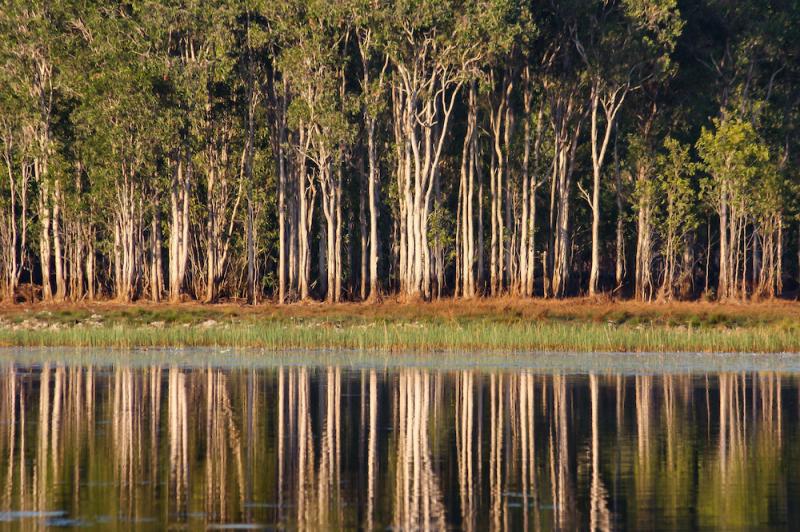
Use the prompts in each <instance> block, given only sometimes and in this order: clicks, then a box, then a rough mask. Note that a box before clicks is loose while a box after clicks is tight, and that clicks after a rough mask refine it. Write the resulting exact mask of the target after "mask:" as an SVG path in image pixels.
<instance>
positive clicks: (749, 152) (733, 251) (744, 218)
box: [697, 117, 772, 300]
mask: <svg viewBox="0 0 800 532" xmlns="http://www.w3.org/2000/svg"><path fill="white" fill-rule="evenodd" d="M697 151H698V153H699V155H700V157H701V159H702V161H703V165H704V169H705V171H706V172H707V173H708V176H709V177H708V178H707V179H705V180H704V181H703V195H704V197H705V199H706V201H707V202H708V204H709V206H710V207H711V208H713V209H714V211H715V212H716V214H717V216H718V217H719V281H718V285H717V297H718V298H720V299H722V300H726V299H744V298H746V297H747V294H748V291H747V282H748V279H747V249H748V235H747V225H748V223H749V221H750V216H751V214H752V212H753V203H752V199H753V195H754V192H755V191H756V190H757V188H758V187H759V184H760V182H761V181H762V180H763V179H764V178H768V177H769V173H770V172H771V171H772V168H771V162H770V153H769V149H768V147H767V146H766V145H765V144H764V142H763V141H762V140H761V139H760V138H759V137H758V135H757V133H756V132H755V130H754V128H753V126H752V124H751V123H749V122H745V121H742V120H741V119H736V118H733V117H729V118H726V119H718V120H715V121H714V129H713V130H709V129H705V128H704V129H703V131H702V133H701V135H700V138H699V139H698V141H697Z"/></svg>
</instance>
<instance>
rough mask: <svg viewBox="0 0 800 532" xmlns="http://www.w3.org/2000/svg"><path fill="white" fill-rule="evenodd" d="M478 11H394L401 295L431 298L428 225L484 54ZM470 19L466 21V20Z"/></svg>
mask: <svg viewBox="0 0 800 532" xmlns="http://www.w3.org/2000/svg"><path fill="white" fill-rule="evenodd" d="M478 8H479V3H477V2H476V3H471V2H470V3H466V4H465V3H463V2H455V1H449V0H446V1H431V0H401V1H399V2H395V3H394V4H393V5H391V6H389V7H388V8H387V9H388V13H387V17H386V24H387V27H386V30H385V31H386V34H387V35H389V36H390V37H389V39H387V43H386V49H387V53H388V55H389V58H390V61H391V65H392V69H393V70H392V77H391V83H392V105H393V117H394V120H395V129H394V132H395V142H396V145H397V146H398V164H397V172H396V176H395V177H396V180H397V190H398V203H399V213H400V243H399V248H400V252H399V255H400V257H399V261H400V266H399V277H400V291H401V293H403V294H404V295H405V296H408V297H411V298H417V297H424V298H427V297H430V295H431V290H430V288H431V251H430V248H429V245H428V217H429V216H430V213H431V208H432V204H433V203H432V199H433V192H434V188H435V183H436V181H437V179H438V178H439V171H440V164H441V160H442V153H443V149H444V144H445V141H446V139H447V135H448V133H449V129H450V125H451V118H452V115H453V110H454V108H455V104H456V98H457V96H458V93H459V90H460V89H461V87H462V86H463V84H464V83H465V81H466V77H465V73H467V72H469V71H470V70H471V69H472V68H473V67H474V66H475V64H476V63H477V62H478V61H479V60H480V59H481V57H482V56H483V54H484V53H485V52H484V46H483V43H482V42H481V40H480V39H475V38H474V35H472V34H471V32H470V31H469V29H470V27H469V26H470V16H468V15H469V14H473V13H474V12H475V10H477V9H478ZM464 14H467V16H463V15H464Z"/></svg>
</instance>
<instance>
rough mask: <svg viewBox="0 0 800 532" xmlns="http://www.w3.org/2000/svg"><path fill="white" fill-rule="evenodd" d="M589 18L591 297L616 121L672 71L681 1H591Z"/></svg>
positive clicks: (576, 34)
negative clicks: (648, 84) (646, 86)
mask: <svg viewBox="0 0 800 532" xmlns="http://www.w3.org/2000/svg"><path fill="white" fill-rule="evenodd" d="M586 15H587V20H586V21H585V22H584V23H583V24H578V25H576V26H575V27H574V29H573V39H574V41H575V46H576V47H577V49H578V53H579V54H580V56H581V58H582V59H583V61H584V63H585V65H586V76H587V77H588V80H589V81H588V83H589V117H590V130H589V134H590V139H589V147H590V151H591V158H592V192H591V197H589V193H588V192H586V191H585V190H582V193H583V195H584V196H585V198H586V200H587V201H588V203H589V205H590V208H591V212H592V262H591V270H590V273H589V295H595V294H596V293H597V290H598V288H599V277H600V214H601V213H600V186H601V183H600V182H601V176H602V172H603V166H604V164H605V161H606V155H607V153H608V148H609V143H610V141H611V135H612V132H613V130H614V127H615V121H616V119H617V115H618V113H619V111H620V109H621V108H622V106H623V104H624V102H625V99H626V97H627V96H628V93H629V92H630V91H632V90H636V89H638V88H639V87H640V86H641V84H642V83H644V82H645V81H648V80H650V79H651V78H653V77H657V76H663V75H665V74H667V73H668V72H669V71H670V54H671V53H672V51H673V49H674V47H675V41H676V39H677V38H678V36H679V35H680V32H681V28H682V21H681V19H680V15H679V12H678V9H677V1H676V0H647V1H619V2H601V3H598V5H594V3H593V2H590V3H589V5H588V6H587V13H586ZM601 117H602V123H601Z"/></svg>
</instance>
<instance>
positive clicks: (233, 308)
mask: <svg viewBox="0 0 800 532" xmlns="http://www.w3.org/2000/svg"><path fill="white" fill-rule="evenodd" d="M0 345H2V346H51V347H52V346H65V347H66V346H69V347H112V348H136V347H208V346H220V347H253V348H262V349H268V350H281V349H297V348H300V349H304V348H307V349H320V348H322V349H356V350H382V351H411V352H420V353H422V352H439V351H459V350H492V351H531V350H553V351H684V352H692V351H698V352H699V351H704V352H711V351H713V352H800V305H797V304H796V303H787V302H781V303H758V304H752V305H751V304H747V305H713V304H706V303H683V304H671V305H642V304H637V303H633V302H619V303H607V302H606V303H603V302H594V301H590V300H585V299H577V300H568V301H558V302H542V301H534V302H530V301H519V300H513V299H507V300H502V299H501V300H490V301H475V302H452V301H449V302H439V303H430V304H401V303H397V302H387V303H385V304H382V305H358V304H341V305H334V306H325V305H319V304H305V305H290V306H284V307H277V306H273V305H259V306H255V307H246V306H239V305H232V304H227V305H208V306H206V305H199V304H194V303H190V304H181V305H152V304H136V305H115V304H112V303H99V304H93V305H60V306H42V305H34V306H26V307H0Z"/></svg>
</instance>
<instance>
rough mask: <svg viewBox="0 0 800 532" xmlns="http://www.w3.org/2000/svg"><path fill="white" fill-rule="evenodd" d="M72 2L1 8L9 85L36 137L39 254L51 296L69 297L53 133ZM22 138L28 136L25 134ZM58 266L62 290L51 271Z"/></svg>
mask: <svg viewBox="0 0 800 532" xmlns="http://www.w3.org/2000/svg"><path fill="white" fill-rule="evenodd" d="M65 5H66V4H51V3H30V2H24V1H10V2H6V3H5V4H4V6H3V9H2V10H0V40H2V42H3V46H2V47H0V48H1V49H0V57H1V58H0V66H1V67H2V79H3V85H4V87H5V88H4V91H6V92H7V94H8V96H9V98H10V101H12V102H13V104H14V106H15V109H14V112H15V113H16V114H17V116H18V117H19V118H20V119H21V120H24V123H22V124H20V125H21V127H22V129H23V130H24V131H25V137H24V138H26V139H29V140H30V144H29V151H28V153H29V157H30V165H31V169H32V181H33V184H34V185H35V188H36V191H37V200H36V206H35V207H36V208H35V210H36V216H37V222H38V223H37V225H38V226H39V238H38V248H39V249H38V254H39V262H40V268H41V276H42V294H43V297H44V299H45V300H51V299H54V298H55V299H57V300H61V299H64V298H65V297H66V280H65V278H64V263H63V256H62V240H61V231H60V222H61V213H62V208H63V193H62V186H63V184H62V181H61V179H60V176H59V175H58V174H57V173H56V172H53V166H54V157H55V156H56V144H57V142H58V140H57V139H56V138H54V135H53V123H54V120H55V116H54V115H55V113H56V105H57V104H58V100H59V98H60V96H61V91H62V89H63V83H62V77H61V76H60V71H59V62H60V61H59V59H60V57H59V54H60V53H61V52H63V47H62V44H63V43H62V42H61V39H62V35H63V33H64V31H65V27H64V16H63V15H64V13H63V10H64V8H65ZM19 138H20V139H22V138H23V137H22V136H20V137H19ZM54 266H55V281H56V292H55V294H54V293H53V291H52V290H53V289H52V284H51V276H52V275H53V267H54Z"/></svg>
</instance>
